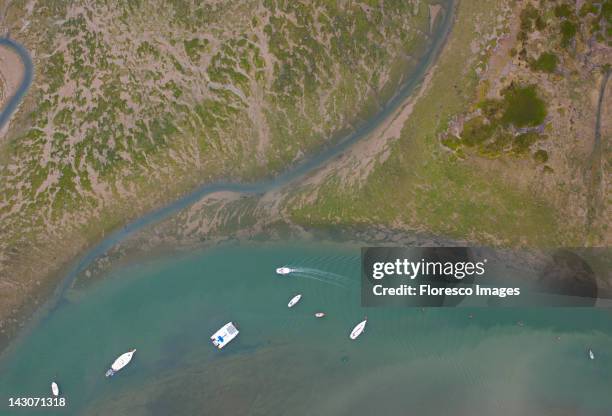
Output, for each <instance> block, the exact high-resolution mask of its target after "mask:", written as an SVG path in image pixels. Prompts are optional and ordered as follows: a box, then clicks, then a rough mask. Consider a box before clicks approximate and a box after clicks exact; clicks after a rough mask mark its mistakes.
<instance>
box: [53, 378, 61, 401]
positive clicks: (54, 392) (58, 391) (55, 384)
mask: <svg viewBox="0 0 612 416" xmlns="http://www.w3.org/2000/svg"><path fill="white" fill-rule="evenodd" d="M51 393H53V396H55V397H57V396H59V394H60V390H59V386H58V385H57V383H56V382H55V381H54V382H52V383H51Z"/></svg>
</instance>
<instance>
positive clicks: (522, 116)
mask: <svg viewBox="0 0 612 416" xmlns="http://www.w3.org/2000/svg"><path fill="white" fill-rule="evenodd" d="M503 96H504V100H503V108H504V114H503V116H502V122H503V123H504V124H506V125H509V124H512V125H514V126H515V127H527V126H537V125H539V124H542V122H543V121H544V118H545V117H546V103H545V102H544V101H543V100H542V99H540V98H539V97H538V93H537V91H536V86H535V85H528V86H525V87H510V88H507V89H506V90H505V91H504V92H503Z"/></svg>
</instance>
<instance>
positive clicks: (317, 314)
mask: <svg viewBox="0 0 612 416" xmlns="http://www.w3.org/2000/svg"><path fill="white" fill-rule="evenodd" d="M323 317H325V312H317V313H315V318H323Z"/></svg>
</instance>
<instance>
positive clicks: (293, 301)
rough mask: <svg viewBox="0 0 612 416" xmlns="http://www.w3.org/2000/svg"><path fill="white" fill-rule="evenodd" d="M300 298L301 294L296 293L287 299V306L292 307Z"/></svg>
mask: <svg viewBox="0 0 612 416" xmlns="http://www.w3.org/2000/svg"><path fill="white" fill-rule="evenodd" d="M300 299H302V294H301V293H300V294H298V295H295V296H294V297H292V298H291V300H290V301H289V303H288V304H287V307H289V308H293V307H294V306H295V305H296V303H298V302H299V301H300Z"/></svg>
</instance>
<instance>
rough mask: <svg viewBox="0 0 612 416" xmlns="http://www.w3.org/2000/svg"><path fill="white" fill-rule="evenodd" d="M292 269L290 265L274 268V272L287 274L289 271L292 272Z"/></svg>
mask: <svg viewBox="0 0 612 416" xmlns="http://www.w3.org/2000/svg"><path fill="white" fill-rule="evenodd" d="M293 271H294V270H293V269H292V268H291V267H284V266H283V267H279V268H277V269H276V274H281V275H285V274H289V273H291V272H293Z"/></svg>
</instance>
